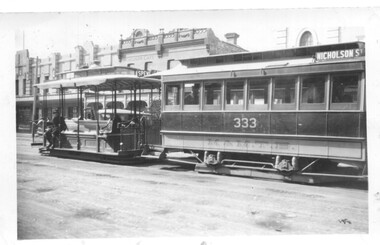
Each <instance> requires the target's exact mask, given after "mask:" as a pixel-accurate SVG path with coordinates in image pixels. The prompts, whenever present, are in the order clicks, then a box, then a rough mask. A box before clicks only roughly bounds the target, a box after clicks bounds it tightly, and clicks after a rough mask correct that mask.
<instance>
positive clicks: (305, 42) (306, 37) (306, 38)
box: [300, 31, 313, 47]
mask: <svg viewBox="0 0 380 245" xmlns="http://www.w3.org/2000/svg"><path fill="white" fill-rule="evenodd" d="M311 45H313V35H312V34H311V32H309V31H305V32H304V33H303V34H302V36H301V38H300V47H303V46H311Z"/></svg>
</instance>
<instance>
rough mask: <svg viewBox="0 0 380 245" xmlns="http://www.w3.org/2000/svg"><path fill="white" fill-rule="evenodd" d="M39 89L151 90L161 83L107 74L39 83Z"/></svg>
mask: <svg viewBox="0 0 380 245" xmlns="http://www.w3.org/2000/svg"><path fill="white" fill-rule="evenodd" d="M34 86H36V87H38V88H40V89H49V88H69V89H73V88H78V87H85V88H89V89H93V90H94V89H95V87H97V88H98V90H103V91H104V90H114V89H116V90H131V89H134V86H136V88H139V87H140V86H141V89H152V88H159V87H160V86H161V82H160V80H158V79H154V78H145V77H138V76H136V75H128V74H107V75H97V76H87V77H76V78H71V79H60V80H52V81H49V82H45V83H40V84H36V85H34Z"/></svg>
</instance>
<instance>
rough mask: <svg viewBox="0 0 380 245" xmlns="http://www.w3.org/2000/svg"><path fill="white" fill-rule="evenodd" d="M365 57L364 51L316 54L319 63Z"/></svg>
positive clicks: (337, 51) (351, 50)
mask: <svg viewBox="0 0 380 245" xmlns="http://www.w3.org/2000/svg"><path fill="white" fill-rule="evenodd" d="M360 56H364V49H359V48H357V49H346V50H335V51H327V52H317V53H315V58H316V60H317V61H325V60H336V59H349V58H356V57H360Z"/></svg>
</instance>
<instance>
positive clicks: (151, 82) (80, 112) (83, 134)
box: [35, 66, 161, 163]
mask: <svg viewBox="0 0 380 245" xmlns="http://www.w3.org/2000/svg"><path fill="white" fill-rule="evenodd" d="M35 86H36V87H38V88H39V89H41V90H42V89H44V90H47V89H57V91H58V92H59V99H58V101H59V106H58V107H59V108H58V112H59V114H60V115H56V117H60V118H63V119H64V120H62V122H59V123H56V125H55V126H56V127H57V128H59V129H58V130H59V131H60V132H59V133H57V137H53V139H52V141H53V142H52V147H50V146H47V145H46V141H44V147H43V148H40V152H41V153H43V154H49V155H51V156H59V157H70V158H76V159H87V160H96V161H106V162H115V163H123V162H126V161H136V160H139V159H140V156H141V154H142V153H143V152H145V151H148V150H149V145H154V144H160V138H159V126H158V127H157V121H158V117H157V114H156V113H155V112H154V111H152V110H153V109H154V108H153V107H151V106H148V107H147V106H146V104H147V103H146V102H145V101H143V100H142V98H141V94H142V92H143V91H148V92H147V93H149V92H150V95H151V96H150V99H149V102H150V104H151V105H152V104H153V102H154V101H153V93H156V94H157V93H158V94H159V93H160V87H161V82H160V81H159V80H157V79H154V78H144V77H139V76H138V71H137V70H136V69H134V68H129V67H121V66H117V67H116V66H115V67H98V66H96V67H90V68H85V69H79V70H75V71H70V72H64V73H60V74H58V79H57V80H52V81H47V82H45V83H42V84H37V85H35ZM120 91H125V92H126V95H125V96H127V95H128V96H129V99H130V100H129V103H128V105H127V107H126V108H118V106H117V105H118V103H119V102H118V101H117V94H118V92H120ZM84 93H86V94H92V95H93V98H94V102H93V103H88V104H91V106H86V105H85V102H84V98H83V97H84V96H83V95H84ZM73 95H74V96H75V95H76V99H73ZM69 96H70V98H71V99H70V101H69V100H68V99H66V97H69ZM106 97H108V98H110V97H111V98H112V103H110V104H111V107H108V108H107V106H104V108H103V105H102V103H101V102H100V98H106ZM103 100H105V99H103ZM46 103H47V102H46V101H45V100H44V102H43V104H45V106H46ZM75 103H76V108H77V116H76V117H73V118H65V116H66V115H67V108H65V107H66V106H67V105H68V104H71V105H73V104H75ZM119 104H120V103H119ZM65 112H66V113H65ZM44 118H45V119H47V115H46V113H45V115H44ZM54 120H55V119H54V118H53V120H52V121H50V122H49V121H48V120H45V122H44V126H43V127H44V128H47V127H48V125H49V123H50V124H52V123H53V124H54ZM63 125H64V126H63ZM53 126H54V125H53Z"/></svg>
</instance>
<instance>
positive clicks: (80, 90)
mask: <svg viewBox="0 0 380 245" xmlns="http://www.w3.org/2000/svg"><path fill="white" fill-rule="evenodd" d="M75 86H76V85H75ZM81 97H82V88H81V87H78V88H77V108H78V110H77V116H78V121H77V122H78V123H77V150H80V137H79V126H80V125H79V123H80V119H81V117H82V115H81V114H82V113H81V100H82V99H81Z"/></svg>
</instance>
